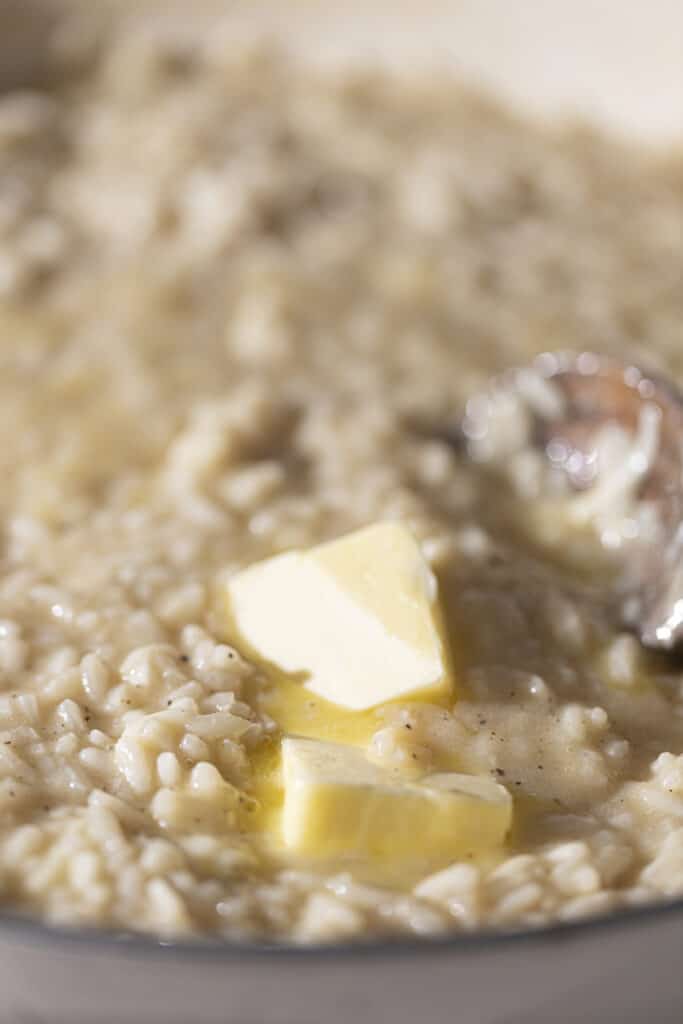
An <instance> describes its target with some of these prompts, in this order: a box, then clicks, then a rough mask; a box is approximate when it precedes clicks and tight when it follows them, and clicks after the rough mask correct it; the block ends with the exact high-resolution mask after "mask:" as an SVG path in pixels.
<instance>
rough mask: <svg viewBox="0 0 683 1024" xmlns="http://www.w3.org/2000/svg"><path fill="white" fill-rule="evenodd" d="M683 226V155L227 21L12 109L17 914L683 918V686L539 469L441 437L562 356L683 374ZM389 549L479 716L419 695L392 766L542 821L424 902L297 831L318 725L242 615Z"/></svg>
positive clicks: (371, 920) (392, 717)
mask: <svg viewBox="0 0 683 1024" xmlns="http://www.w3.org/2000/svg"><path fill="white" fill-rule="evenodd" d="M67 44H68V45H67ZM682 226H683V163H682V162H681V159H680V157H679V156H676V155H673V154H672V155H669V156H665V155H659V156H654V155H651V154H648V153H644V152H642V153H641V152H638V151H634V150H632V149H627V148H626V147H625V146H623V145H622V144H621V143H618V142H616V141H613V140H609V139H604V138H601V137H598V136H596V135H594V134H592V133H591V132H590V131H588V130H587V129H584V128H581V127H566V128H564V129H562V130H561V131H560V130H559V129H558V130H557V131H552V130H551V129H549V128H542V127H539V126H537V125H534V124H531V123H526V122H524V121H523V120H520V119H519V118H517V117H516V116H514V115H512V114H511V113H509V112H507V111H506V110H504V109H500V108H499V107H498V106H496V105H495V104H494V103H492V102H491V101H489V100H485V99H483V98H482V97H480V96H478V95H473V94H472V93H470V92H468V91H467V90H465V89H463V88H460V87H459V86H458V85H457V84H456V83H453V82H451V81H449V80H447V79H445V78H440V79H429V80H427V79H425V80H423V81H407V80H406V81H404V80H402V79H401V78H396V77H390V76H389V74H388V73H387V76H386V77H383V76H380V75H377V74H374V75H370V74H361V73H353V74H351V73H349V72H346V73H345V74H343V75H342V74H341V73H334V74H333V73H323V72H319V71H313V70H311V69H306V68H304V67H302V66H299V65H298V64H297V63H296V62H294V63H292V61H291V60H288V59H285V58H283V57H281V56H278V55H277V54H273V53H270V52H267V51H266V50H264V49H261V48H260V47H248V48H245V47H243V48H241V49H236V48H235V46H234V45H233V43H232V42H231V39H230V36H229V33H227V32H221V31H219V30H213V31H205V32H204V33H202V32H198V33H197V34H196V37H192V38H189V37H187V36H178V34H177V33H174V32H172V31H170V30H167V29H165V28H164V27H163V26H159V25H156V26H154V27H149V26H147V27H145V26H144V25H140V24H138V23H136V22H134V21H133V22H129V23H127V24H126V25H123V26H121V27H115V28H110V29H108V30H107V32H104V31H103V32H102V33H101V34H99V35H98V34H97V33H95V34H92V33H85V32H84V31H83V32H82V33H81V34H80V35H78V34H76V35H72V36H71V37H70V39H68V40H62V46H61V48H60V50H59V53H58V54H57V55H56V57H55V70H54V74H53V76H52V78H51V80H50V82H49V88H47V89H43V90H37V89H36V90H30V89H22V90H21V91H10V92H6V93H4V94H2V95H0V395H1V400H0V431H1V432H2V437H3V439H4V443H3V445H2V447H1V448H0V471H1V473H2V481H3V486H2V490H1V492H0V504H1V507H2V531H3V545H2V575H1V578H0V687H1V689H0V896H1V899H2V903H3V905H4V906H5V907H6V908H7V909H8V910H11V911H13V912H20V913H25V914H30V915H34V916H39V917H41V918H43V919H45V920H48V921H51V922H59V923H68V924H72V925H94V926H101V927H108V928H114V929H118V930H123V931H144V932H148V933H152V934H161V935H164V936H178V935H196V936H201V935H205V934H218V935H224V936H227V937H230V938H249V939H257V940H260V939H267V940H269V941H272V940H276V941H296V942H303V943H308V942H319V941H327V940H339V939H356V938H367V937H369V936H380V935H399V934H412V935H433V934H439V933H446V932H448V931H462V930H472V929H477V928H481V927H496V928H502V927H505V928H509V927H521V926H524V927H527V926H538V925H543V924H546V923H550V922H554V921H558V920H561V921H567V920H572V919H575V918H578V917H582V916H584V915H589V914H594V913H598V912H605V911H607V910H610V909H612V908H616V907H620V906H627V905H634V904H639V903H643V902H647V901H652V900H657V899H662V898H666V897H674V896H680V895H683V676H682V675H681V672H680V669H679V668H677V667H676V665H675V663H674V662H673V661H672V660H671V659H668V658H666V657H664V656H662V655H654V654H649V653H647V652H645V651H644V650H643V649H642V648H641V647H640V646H639V644H638V642H637V641H636V639H635V638H634V637H633V636H631V635H630V634H628V633H626V632H624V631H623V630H621V629H620V627H619V626H618V625H615V623H614V620H613V618H612V616H611V614H610V611H609V608H608V605H607V602H606V601H605V586H604V584H606V580H607V570H605V573H603V572H602V570H599V569H595V568H594V569H593V570H592V571H591V572H590V573H588V572H586V566H585V560H584V561H577V563H576V564H574V563H573V562H572V559H571V557H567V556H566V554H565V556H564V557H563V558H561V559H560V558H558V557H555V555H554V554H553V553H552V552H549V551H548V550H547V548H546V547H544V546H543V545H539V544H537V543H535V542H534V538H533V536H531V535H530V534H529V531H523V530H520V529H519V516H520V509H519V493H523V495H524V500H525V501H526V502H527V503H530V504H531V505H533V503H534V500H535V498H536V497H537V496H538V495H537V488H538V481H537V479H536V477H535V476H534V473H533V472H531V471H530V469H529V465H528V460H527V461H525V460H524V458H521V457H520V458H519V459H517V460H516V461H514V460H513V463H512V464H511V465H510V466H509V467H508V469H509V475H510V477H511V479H512V483H513V484H514V487H512V486H511V487H509V488H508V487H507V486H503V485H501V484H500V482H499V481H494V480H492V478H491V476H490V474H487V473H485V472H484V471H483V470H482V469H481V467H478V466H477V465H476V464H471V463H470V462H469V461H468V460H467V458H465V457H464V456H463V454H462V452H460V451H458V450H457V447H454V446H453V445H451V444H449V443H448V440H447V438H446V439H443V438H442V439H440V438H439V437H438V436H437V435H432V434H430V433H429V431H424V430H421V429H418V427H417V426H416V425H417V424H422V423H437V422H452V421H453V420H454V418H457V417H458V416H459V415H460V414H461V413H462V410H463V408H464V405H465V403H466V401H467V399H468V398H469V397H470V396H472V395H473V394H476V393H477V392H479V391H481V389H482V388H484V387H485V386H486V383H487V381H488V380H489V378H490V375H491V374H492V373H495V372H498V371H499V370H501V369H502V368H504V367H507V366H510V365H516V364H523V363H526V362H528V361H530V360H531V359H532V358H533V357H534V356H535V355H536V354H538V353H540V352H542V351H544V350H547V349H575V350H576V349H578V350H581V349H584V348H589V349H592V350H594V351H597V352H601V353H606V354H611V355H615V356H621V357H622V358H632V359H634V360H636V361H640V362H643V363H645V364H646V365H649V366H654V367H656V368H658V369H660V370H662V371H664V372H666V373H668V374H669V375H671V377H672V379H673V380H677V381H678V382H679V383H683V346H682V336H681V329H682V324H683V277H682V268H683V227H682ZM513 491H516V492H517V497H515V496H514V495H513ZM385 521H398V522H400V523H401V524H404V525H405V526H406V527H407V528H408V529H409V530H410V531H411V533H412V534H413V536H415V537H416V538H417V539H418V540H419V542H420V546H421V551H422V553H423V555H424V557H425V558H426V560H427V561H428V562H429V564H430V565H431V568H432V569H433V571H434V573H435V575H436V577H437V579H438V584H439V589H440V593H441V601H442V605H443V609H444V618H445V622H446V628H447V632H448V634H449V643H450V646H451V648H452V651H453V661H454V675H455V680H456V682H455V689H454V694H455V697H454V699H451V700H449V701H447V702H445V703H444V702H443V701H441V702H432V701H430V700H428V699H425V700H405V701H401V700H398V701H393V702H390V703H385V704H381V705H380V706H379V707H377V708H375V709H373V710H372V711H371V712H369V713H367V714H368V716H369V717H367V718H366V719H365V722H366V726H367V737H366V742H367V750H368V751H369V752H370V754H371V756H372V759H373V763H374V764H375V765H376V766H379V767H382V768H383V769H386V770H388V771H391V772H393V773H395V774H396V776H397V777H401V778H403V777H405V778H413V777H414V776H415V773H416V772H422V773H423V774H424V773H427V772H433V771H435V770H441V768H442V766H443V764H444V762H445V761H447V760H448V759H449V758H451V757H452V756H453V754H454V752H455V753H456V754H457V760H458V766H459V770H460V771H462V772H464V773H466V774H471V775H475V776H477V777H479V778H488V779H489V780H494V781H495V782H496V783H498V784H499V785H500V786H502V787H504V788H505V790H506V791H507V792H508V793H509V794H510V797H511V798H512V802H513V806H514V816H513V826H512V829H511V831H510V832H509V834H508V836H507V838H506V840H505V843H504V844H503V845H500V847H499V848H496V849H495V850H494V851H493V852H491V851H489V852H488V853H487V854H486V855H482V856H480V857H477V856H466V857H463V858H462V859H458V858H457V857H456V858H455V859H452V858H451V859H450V860H449V861H448V862H446V863H438V864H434V863H428V862H427V860H425V862H424V863H423V864H417V865H412V867H411V869H410V870H397V869H396V866H395V865H392V864H389V863H387V864H386V865H384V866H382V865H381V864H380V865H377V864H375V865H373V866H369V865H363V864H358V863H356V862H353V861H350V860H349V861H346V860H345V859H344V858H343V857H342V858H336V859H330V860H324V861H320V860H314V859H310V858H305V857H303V856H294V855H292V854H291V853H288V851H287V850H285V849H283V848H282V847H281V845H279V844H278V843H277V842H276V841H274V840H273V836H272V835H271V834H270V833H269V830H268V828H267V827H266V826H265V825H264V824H263V820H264V819H263V815H262V814H261V813H260V812H261V809H262V805H263V804H264V802H268V801H270V802H271V804H273V806H277V800H278V792H279V785H280V784H279V782H278V771H277V764H276V761H277V752H278V750H279V742H280V737H281V732H282V728H281V721H280V720H279V716H278V713H277V708H276V706H275V704H274V703H273V699H272V680H271V679H270V678H269V675H268V673H267V672H266V671H264V669H263V666H262V665H260V664H258V663H257V662H255V661H254V659H253V658H251V657H250V655H249V652H248V651H247V650H246V649H244V648H243V647H241V646H240V644H239V643H238V642H236V641H235V638H234V636H232V635H231V634H230V631H229V629H228V626H227V622H226V616H225V609H224V605H223V602H222V600H221V594H222V589H223V587H224V585H225V584H224V581H225V580H226V579H227V580H229V579H231V578H232V577H233V576H234V574H235V573H237V572H239V571H240V570H242V569H243V568H245V567H246V566H249V565H251V564H252V563H254V562H256V561H258V560H260V559H263V558H267V557H269V556H272V555H274V554H277V553H280V552H284V551H287V550H289V549H292V548H297V549H308V548H310V547H312V546H315V545H318V544H320V543H322V542H324V541H327V540H330V539H333V538H337V537H339V536H342V535H345V534H348V533H350V532H352V531H354V530H356V529H358V528H360V527H363V526H365V525H367V524H372V523H378V522H385ZM603 575H604V576H605V579H604V580H603ZM274 765H275V767H274ZM266 777H267V780H268V781H267V782H265V781H264V780H265V779H266Z"/></svg>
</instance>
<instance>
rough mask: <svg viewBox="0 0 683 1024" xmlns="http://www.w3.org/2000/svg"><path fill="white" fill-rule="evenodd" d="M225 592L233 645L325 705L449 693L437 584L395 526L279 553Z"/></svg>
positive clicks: (355, 707)
mask: <svg viewBox="0 0 683 1024" xmlns="http://www.w3.org/2000/svg"><path fill="white" fill-rule="evenodd" d="M226 587H227V599H228V615H229V631H230V633H231V634H232V638H233V640H234V642H236V643H238V644H240V645H241V646H242V647H243V649H245V651H246V652H247V653H248V654H249V655H250V656H251V657H252V658H255V659H257V660H259V661H260V662H261V663H265V664H266V665H267V666H270V667H271V668H275V669H277V670H278V672H279V673H280V675H285V676H286V677H287V678H288V679H289V680H290V681H291V682H296V683H299V684H300V685H302V686H303V687H304V688H305V689H306V690H307V691H309V692H310V693H313V694H316V695H318V696H319V697H321V698H323V699H324V700H326V701H327V702H329V703H332V704H335V705H338V706H340V707H342V708H346V709H348V710H350V711H363V710H367V709H369V708H373V707H376V706H378V705H380V704H384V703H387V702H389V701H395V700H397V699H399V698H410V699H423V700H424V699H439V698H441V699H442V698H443V696H444V695H445V694H448V693H450V692H451V691H452V679H451V672H450V667H449V659H448V654H447V647H446V643H445V639H444V631H443V626H442V621H441V611H440V607H439V600H438V585H437V581H436V578H435V576H434V574H433V573H432V571H431V569H430V568H429V566H428V564H427V562H426V561H425V559H424V557H423V555H422V552H421V550H420V547H419V544H418V543H417V541H416V539H415V538H414V537H413V535H412V534H411V532H410V531H409V530H408V529H407V528H406V527H405V526H403V525H402V524H400V523H389V522H387V523H379V524H376V525H375V526H370V527H367V528H366V529H363V530H359V531H358V532H356V533H353V534H351V535H349V536H347V537H342V538H341V539H340V540H336V541H333V542H331V543H329V544H323V545H320V546H319V547H316V548H312V549H311V550H309V551H292V552H288V553H286V554H284V555H279V556H276V557H275V558H271V559H269V560H267V561H265V562H261V563H258V564H257V565H254V566H251V567H250V568H249V569H246V570H245V571H244V572H241V573H238V574H237V575H236V576H233V577H232V578H231V579H229V580H228V582H227V584H226Z"/></svg>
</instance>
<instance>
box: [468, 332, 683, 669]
mask: <svg viewBox="0 0 683 1024" xmlns="http://www.w3.org/2000/svg"><path fill="white" fill-rule="evenodd" d="M520 423H522V425H523V428H520ZM459 433H460V436H461V438H462V439H463V440H464V441H465V444H466V446H467V450H468V452H469V454H470V456H471V457H472V458H474V459H478V460H480V461H484V462H486V461H489V460H491V459H494V460H495V458H496V457H500V454H501V450H502V456H503V459H506V458H507V459H509V458H510V457H511V456H513V455H514V453H515V451H519V450H521V449H522V448H524V447H526V448H527V449H529V450H531V451H535V452H538V453H542V455H543V464H544V465H545V466H547V468H548V470H549V471H552V473H553V474H554V475H555V478H556V479H557V478H558V476H562V477H563V479H564V480H565V487H566V485H567V484H568V485H569V492H570V494H572V495H574V496H575V498H578V499H579V502H578V503H579V504H580V506H581V508H582V510H583V511H584V513H585V514H586V516H587V517H590V516H591V515H593V514H594V510H596V509H598V508H599V502H602V503H603V505H604V502H605V501H607V502H610V501H611V502H612V503H613V505H614V503H615V502H616V503H617V504H618V502H619V501H623V500H626V499H625V495H626V494H627V493H628V500H629V502H630V503H631V507H632V509H635V510H636V512H635V514H634V516H633V518H631V519H627V520H626V523H627V525H628V527H629V530H630V532H629V533H627V534H626V535H625V538H622V539H624V543H623V545H622V546H621V547H620V555H621V557H622V558H623V572H622V574H621V582H620V587H619V594H618V600H619V613H620V616H621V618H622V620H623V622H624V623H625V624H626V625H627V626H628V628H630V629H633V630H634V631H635V632H636V633H637V634H638V636H639V637H640V639H641V641H642V643H643V644H645V645H646V646H647V647H650V648H654V649H660V650H673V649H674V648H675V647H677V646H679V645H681V646H683V397H682V396H681V395H680V394H679V392H678V391H677V390H676V389H675V388H674V387H673V385H672V384H670V383H669V382H667V381H665V380H661V379H659V378H657V377H655V376H654V375H652V374H649V373H646V372H644V371H643V370H641V369H639V368H638V367H635V366H631V365H626V364H624V363H620V362H618V361H616V360H613V359H608V358H606V357H602V356H598V355H595V354H594V353H589V352H584V353H581V354H578V355H577V354H571V353H545V354H544V355H542V356H539V357H538V358H537V359H536V360H535V362H534V363H533V364H532V365H531V366H530V367H527V368H525V369H521V370H511V371H509V372H507V373H505V374H504V375H503V376H502V377H500V378H498V379H497V380H495V381H494V382H493V383H492V385H491V388H490V389H489V391H488V392H487V393H485V394H483V395H480V396H476V397H475V398H473V399H472V400H471V401H470V402H468V405H467V411H466V414H465V417H464V419H463V421H462V423H461V424H460V431H459ZM496 435H497V436H496ZM501 445H502V449H501ZM495 450H497V452H498V456H496V455H493V456H492V454H491V452H492V451H495ZM610 453H611V455H610ZM607 463H609V465H608V466H607V468H606V464H607ZM579 496H580V497H579ZM595 514H596V515H597V512H595Z"/></svg>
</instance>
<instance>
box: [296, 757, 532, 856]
mask: <svg viewBox="0 0 683 1024" xmlns="http://www.w3.org/2000/svg"><path fill="white" fill-rule="evenodd" d="M282 772H283V781H284V788H285V801H284V810H283V817H282V831H283V839H284V842H285V846H287V847H288V848H289V849H291V850H294V851H296V852H298V853H301V854H304V855H307V856H310V857H327V858H333V859H334V858H362V859H364V860H371V859H384V860H387V859H392V858H403V859H406V860H410V859H421V860H425V861H429V860H431V861H434V860H443V861H447V860H448V859H450V858H455V857H462V856H464V855H466V854H469V853H472V854H475V853H479V852H483V851H485V850H490V849H492V848H493V847H495V846H498V845H500V844H501V843H502V842H503V840H504V839H505V835H506V833H507V832H508V829H509V828H510V825H511V821H512V798H511V797H510V794H509V793H508V791H507V790H506V789H505V788H504V787H503V786H500V785H499V784H498V783H497V782H494V781H493V780H492V779H488V778H479V777H476V776H470V775H457V774H455V773H450V772H448V773H443V774H438V775H429V776H426V777H425V778H423V779H421V780H420V781H419V782H407V781H404V780H403V779H400V778H398V777H396V776H395V775H393V774H392V773H390V772H388V771H386V770H383V769H382V768H380V767H378V766H377V765H374V764H373V763H372V762H371V761H369V760H368V758H367V757H366V756H365V754H364V753H363V752H362V751H360V750H358V749H357V748H355V747H349V746H346V745H343V744H339V743H326V742H323V741H321V740H312V739H302V738H298V737H287V738H285V739H284V740H283V743H282Z"/></svg>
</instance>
